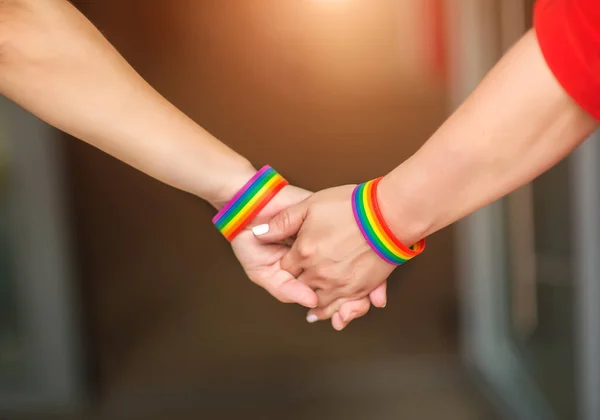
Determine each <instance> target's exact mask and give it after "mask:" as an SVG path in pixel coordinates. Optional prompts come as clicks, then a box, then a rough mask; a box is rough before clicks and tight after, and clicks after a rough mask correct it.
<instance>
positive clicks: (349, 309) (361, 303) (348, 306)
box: [338, 297, 371, 326]
mask: <svg viewBox="0 0 600 420" xmlns="http://www.w3.org/2000/svg"><path fill="white" fill-rule="evenodd" d="M370 307H371V302H370V301H369V298H367V297H364V298H362V299H359V300H352V301H350V302H345V303H343V304H342V306H340V310H339V311H338V313H339V314H340V318H341V320H342V321H343V322H344V326H346V325H348V323H349V322H350V321H352V320H353V319H356V318H360V317H361V316H364V315H366V314H367V312H369V308H370Z"/></svg>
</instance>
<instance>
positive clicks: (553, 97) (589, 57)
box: [258, 0, 600, 317]
mask: <svg viewBox="0 0 600 420" xmlns="http://www.w3.org/2000/svg"><path fill="white" fill-rule="evenodd" d="M581 20H586V21H585V22H581ZM565 21H566V22H565ZM536 28H537V31H538V36H539V41H540V42H538V37H536V34H534V32H533V31H531V32H529V33H527V34H526V35H525V36H524V37H523V38H522V39H521V40H520V41H519V42H518V43H517V44H516V45H515V47H514V48H513V49H512V50H511V51H510V52H509V53H508V54H507V55H506V56H505V57H503V58H502V60H501V61H500V62H499V63H498V64H497V65H496V66H495V67H494V68H493V69H492V71H491V72H490V73H489V74H488V75H487V77H486V78H485V79H484V80H483V82H482V83H481V84H480V85H479V86H478V87H477V89H476V90H475V91H474V92H473V93H472V94H471V95H470V96H469V98H468V99H467V100H466V101H465V103H464V104H463V105H462V106H461V107H460V108H459V109H458V110H457V111H456V112H455V113H454V114H453V115H452V116H451V117H450V118H449V119H448V120H447V121H446V122H445V123H444V124H443V125H442V127H441V128H440V129H439V130H438V131H437V132H436V133H435V134H434V135H433V136H432V137H431V139H429V140H428V141H427V142H426V143H425V145H424V146H423V147H422V148H421V149H420V150H419V151H418V152H417V153H416V154H415V155H414V156H412V157H411V158H410V159H408V160H407V161H406V162H404V163H403V164H401V165H400V166H398V167H397V168H396V169H395V170H393V171H392V172H391V173H390V174H388V175H387V176H385V177H384V178H383V180H382V181H381V182H380V185H379V188H378V190H377V196H378V201H379V205H380V208H381V212H382V214H383V219H384V220H385V221H386V222H387V224H388V225H389V227H390V228H391V230H392V232H393V233H394V234H395V236H396V237H397V238H398V239H399V240H400V241H401V242H403V243H404V244H413V243H415V242H417V241H418V240H419V239H421V238H423V237H426V236H427V235H430V234H431V233H434V232H436V231H437V230H439V229H441V228H443V227H445V226H447V225H448V224H450V223H453V222H454V221H456V220H458V219H460V218H462V217H464V216H466V215H468V214H470V213H471V212H473V211H475V210H477V209H479V208H480V207H482V206H484V205H486V204H488V203H490V202H491V201H493V200H495V199H498V198H500V197H502V196H503V195H505V194H507V193H509V192H510V191H512V190H514V189H516V188H518V187H519V186H521V185H523V184H525V183H527V182H529V181H531V180H532V179H533V178H535V177H536V176H538V175H539V174H541V173H542V172H543V171H545V170H547V169H549V168H550V167H552V166H553V165H554V164H556V163H557V162H558V161H559V160H560V159H562V158H563V157H565V156H566V155H567V154H568V153H569V152H570V151H572V150H573V149H574V148H575V147H576V146H577V145H578V144H580V143H581V142H582V141H583V140H584V139H585V138H586V137H587V136H588V135H589V134H590V133H591V132H592V131H593V130H594V129H595V128H596V127H597V126H598V123H597V121H596V120H595V119H594V117H596V118H597V119H600V60H599V59H598V57H600V3H597V2H596V0H572V1H569V0H554V1H545V0H542V1H540V3H539V4H538V7H537V13H536ZM582 31H583V32H582ZM352 190H353V186H345V187H338V188H334V189H330V190H325V191H322V192H318V193H316V194H315V195H313V196H312V197H311V198H309V199H308V200H307V201H305V202H303V203H301V204H299V205H296V206H292V207H290V208H289V209H286V210H285V211H284V213H283V214H281V215H279V216H277V217H276V218H275V219H273V220H272V221H271V222H270V223H269V228H268V229H265V228H261V229H258V231H259V232H260V233H263V232H265V230H266V231H267V232H266V233H263V234H262V235H258V236H259V237H260V238H261V239H262V240H265V241H269V240H281V239H283V238H286V237H288V236H290V235H297V239H296V242H295V243H294V245H293V247H292V249H291V250H290V252H289V253H288V254H287V255H286V256H285V257H284V258H283V259H282V266H283V267H284V268H286V269H287V270H290V271H292V272H294V271H296V272H298V273H302V274H301V276H300V277H299V279H300V280H301V281H303V282H305V283H306V284H308V285H309V286H311V287H312V288H313V289H315V290H317V295H318V297H319V307H320V308H319V309H317V310H314V311H311V313H312V314H314V315H316V316H317V317H321V316H323V317H326V316H328V315H329V314H331V313H332V312H335V311H336V310H337V308H338V307H339V305H340V304H341V303H343V302H344V301H345V299H348V298H356V297H360V296H364V294H365V293H368V292H369V291H370V290H372V288H373V287H375V286H376V285H378V284H379V283H380V282H381V281H383V280H384V279H385V278H386V277H387V276H388V275H389V274H390V273H391V272H392V270H393V269H394V266H393V265H391V264H388V263H387V262H385V261H384V260H382V259H381V258H379V257H378V256H377V255H376V254H375V253H374V252H373V250H372V249H370V247H369V246H368V245H367V244H366V242H365V240H364V238H363V237H362V235H361V233H360V231H359V230H358V228H357V226H356V223H355V220H354V217H353V214H352V210H351V194H352Z"/></svg>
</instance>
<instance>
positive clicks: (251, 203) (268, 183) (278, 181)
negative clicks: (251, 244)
mask: <svg viewBox="0 0 600 420" xmlns="http://www.w3.org/2000/svg"><path fill="white" fill-rule="evenodd" d="M286 185H288V182H287V181H286V180H285V178H283V177H282V176H281V175H280V174H279V173H278V172H277V171H276V170H275V169H273V168H271V167H270V166H269V165H266V166H263V167H262V168H261V169H260V170H259V171H258V172H257V173H256V174H254V176H253V177H252V178H251V179H250V181H248V182H247V183H246V185H244V187H243V188H242V189H241V190H239V191H238V192H237V194H236V195H235V196H234V197H233V198H232V199H231V201H229V203H227V205H226V206H225V207H223V208H222V209H221V210H220V211H219V212H218V213H217V215H216V216H215V217H213V219H212V221H213V223H214V224H215V226H216V227H217V229H219V231H220V232H221V233H222V234H223V236H224V237H225V238H227V240H228V241H231V240H233V238H235V237H236V236H237V235H238V233H240V232H241V231H242V230H243V229H244V228H245V227H246V226H247V225H248V223H250V222H251V221H252V219H254V217H256V215H257V214H258V213H259V212H260V211H261V210H262V209H263V208H264V207H265V206H266V205H267V204H268V203H269V201H271V200H272V199H273V197H275V195H276V194H277V193H278V192H279V191H281V189H282V188H283V187H285V186H286Z"/></svg>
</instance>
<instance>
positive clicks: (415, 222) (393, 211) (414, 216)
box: [377, 175, 433, 246]
mask: <svg viewBox="0 0 600 420" xmlns="http://www.w3.org/2000/svg"><path fill="white" fill-rule="evenodd" d="M412 189H413V188H411V184H410V183H401V184H398V183H395V182H394V179H393V178H392V177H391V175H386V176H385V177H383V179H382V180H381V181H380V182H379V185H378V188H377V199H378V202H379V208H380V210H381V214H382V216H383V219H384V220H385V222H386V223H387V224H388V226H389V228H390V229H391V231H392V233H393V234H394V235H396V237H397V238H398V239H399V240H400V241H401V242H402V243H403V244H405V245H406V246H412V245H413V244H415V243H416V242H418V241H419V240H421V239H423V238H425V237H427V236H428V235H429V234H431V233H433V232H432V231H431V228H432V226H433V222H432V220H430V217H429V216H428V215H429V212H427V211H426V209H424V208H421V205H420V204H423V203H420V202H419V201H418V197H419V196H418V195H417V194H416V193H417V192H416V191H411V190H412Z"/></svg>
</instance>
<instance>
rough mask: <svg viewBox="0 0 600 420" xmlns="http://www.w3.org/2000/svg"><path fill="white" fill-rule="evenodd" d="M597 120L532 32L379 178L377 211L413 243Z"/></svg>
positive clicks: (526, 178)
mask: <svg viewBox="0 0 600 420" xmlns="http://www.w3.org/2000/svg"><path fill="white" fill-rule="evenodd" d="M596 126H597V123H596V121H595V120H594V119H592V118H591V117H590V116H589V115H588V114H586V113H585V111H583V110H582V109H581V108H580V107H579V106H578V105H577V104H576V103H575V102H573V101H572V100H571V99H570V98H569V96H568V95H567V94H566V93H565V92H564V91H563V89H562V88H561V87H560V85H559V84H558V82H557V81H556V80H555V78H554V76H553V75H552V73H551V71H550V70H549V69H548V67H547V65H546V63H545V61H544V58H543V57H542V55H541V52H540V50H539V47H538V44H537V40H536V38H535V35H534V34H533V32H530V33H528V34H527V35H526V36H525V37H524V38H523V39H521V40H520V41H519V42H518V44H517V45H516V46H515V47H514V48H513V49H512V50H511V51H510V52H509V53H508V54H507V55H506V56H505V57H504V58H503V59H502V60H501V61H500V62H499V63H498V64H497V65H496V66H495V68H494V69H493V70H492V71H491V72H490V73H489V74H488V75H487V77H486V78H485V79H484V81H483V82H482V83H481V84H480V85H479V86H478V87H477V89H476V90H475V91H474V92H473V93H472V94H471V96H470V97H469V98H468V99H467V100H466V101H465V102H464V103H463V104H462V106H461V107H460V108H459V109H458V110H457V111H456V112H455V113H454V114H453V115H452V116H451V117H450V118H449V119H448V120H447V121H446V122H445V123H444V124H443V125H442V127H441V128H440V129H439V130H438V131H437V132H436V133H435V134H434V135H433V136H432V137H431V139H429V140H428V141H427V143H426V144H425V145H424V146H423V147H422V148H421V149H420V150H419V151H418V152H417V153H416V154H415V155H414V156H412V157H411V158H410V159H408V160H407V161H406V162H404V163H403V164H402V165H400V166H399V167H398V168H396V169H395V170H394V171H392V172H391V173H390V174H388V175H387V176H386V177H384V179H383V180H382V181H381V183H380V190H379V199H380V201H381V206H382V213H383V215H384V217H386V219H388V220H389V222H390V225H391V227H392V230H394V232H395V233H397V234H398V236H399V237H400V238H401V239H402V240H404V241H405V242H407V243H414V242H415V241H417V240H419V239H420V238H422V237H425V236H427V235H429V234H431V233H433V232H435V231H437V230H439V229H441V228H443V227H445V226H447V225H449V224H451V223H453V222H455V221H457V220H459V219H461V218H462V217H464V216H466V215H468V214H470V213H472V212H473V211H475V210H477V209H479V208H480V207H482V206H484V205H486V204H488V203H490V202H492V201H494V200H496V199H498V198H500V197H502V196H504V195H505V194H507V193H509V192H511V191H513V190H515V189H516V188H518V187H519V186H521V185H523V184H526V183H527V182H530V181H531V180H532V179H534V178H535V177H537V176H538V175H540V174H541V173H542V172H544V171H546V170H547V169H549V168H550V167H552V166H553V165H554V164H555V163H557V162H558V161H559V160H560V159H562V158H563V157H565V156H566V155H567V154H568V153H569V152H570V151H572V150H573V149H574V148H575V147H576V146H577V145H578V144H580V143H581V142H582V141H583V140H584V139H585V138H586V137H587V136H588V135H589V134H590V133H591V132H592V131H593V130H594V129H595V128H596Z"/></svg>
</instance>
